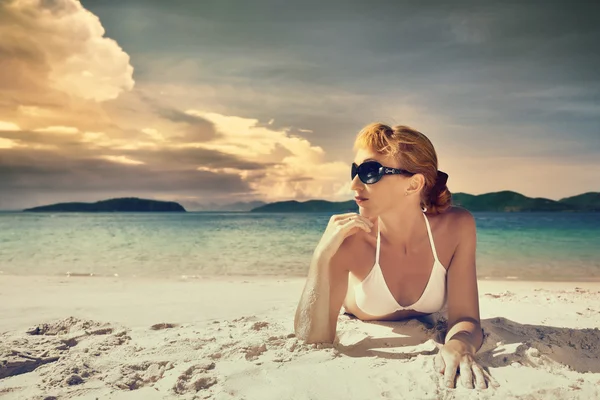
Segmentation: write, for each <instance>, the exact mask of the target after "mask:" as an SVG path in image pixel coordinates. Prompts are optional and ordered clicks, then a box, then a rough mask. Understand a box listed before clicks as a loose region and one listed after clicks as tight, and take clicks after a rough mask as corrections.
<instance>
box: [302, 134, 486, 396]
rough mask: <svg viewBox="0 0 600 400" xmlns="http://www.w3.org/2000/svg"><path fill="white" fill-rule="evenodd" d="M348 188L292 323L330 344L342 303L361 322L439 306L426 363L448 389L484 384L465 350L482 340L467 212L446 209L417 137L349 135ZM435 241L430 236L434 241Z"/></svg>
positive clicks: (432, 159) (306, 336)
mask: <svg viewBox="0 0 600 400" xmlns="http://www.w3.org/2000/svg"><path fill="white" fill-rule="evenodd" d="M354 151H355V162H354V163H353V164H352V190H353V191H354V192H355V194H356V197H355V199H356V202H357V203H358V206H359V213H347V214H341V215H334V216H333V217H331V219H330V221H329V224H328V225H327V228H326V230H325V233H324V234H323V237H322V238H321V241H320V242H319V244H318V245H317V248H316V249H315V252H314V254H313V259H312V262H311V266H310V269H309V273H308V279H307V281H306V284H305V287H304V290H303V293H302V296H301V299H300V303H299V305H298V308H297V310H296V316H295V320H294V328H295V331H296V335H297V337H298V338H300V339H302V340H305V341H306V342H308V343H333V341H334V339H335V336H336V325H337V319H338V315H339V314H340V310H341V307H342V305H343V306H344V308H345V310H346V312H347V313H351V314H353V315H355V316H356V317H357V318H359V319H361V320H388V321H389V320H400V319H406V318H412V317H417V316H422V315H427V314H431V313H434V312H437V311H439V310H440V309H441V308H442V307H443V306H444V305H446V306H447V312H448V333H447V335H446V338H445V342H444V344H443V346H441V348H440V351H439V353H438V355H437V357H436V369H437V370H438V371H439V372H440V373H443V374H444V378H445V383H446V385H447V386H448V387H454V380H455V377H456V373H457V370H459V372H460V376H461V381H462V383H463V385H464V386H465V387H469V388H473V387H478V388H485V387H486V382H485V379H484V371H483V370H482V368H481V367H480V366H479V365H478V364H477V363H475V361H474V358H473V357H474V355H475V353H476V351H477V350H478V349H479V348H480V346H481V344H482V341H483V333H482V330H481V326H480V318H479V302H478V291H477V277H476V271H475V247H476V229H475V220H474V218H473V216H472V215H471V214H470V213H469V212H468V211H467V210H465V209H462V208H458V207H453V206H452V205H451V194H450V192H449V191H448V188H447V187H446V180H447V178H448V175H446V174H445V173H443V172H441V171H438V169H437V164H438V163H437V155H436V152H435V150H434V148H433V145H432V144H431V142H430V141H429V139H427V137H426V136H425V135H423V134H422V133H420V132H417V131H415V130H413V129H410V128H409V127H406V126H395V127H393V128H391V127H389V126H386V125H383V124H379V123H374V124H370V125H368V126H366V127H365V128H363V129H362V130H361V131H360V132H359V134H358V136H357V138H356V141H355V145H354ZM434 239H435V240H434Z"/></svg>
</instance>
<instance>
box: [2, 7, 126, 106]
mask: <svg viewBox="0 0 600 400" xmlns="http://www.w3.org/2000/svg"><path fill="white" fill-rule="evenodd" d="M104 34H105V31H104V28H103V27H102V24H101V23H100V20H99V19H98V17H96V16H95V15H94V14H92V13H90V12H89V11H87V10H86V9H84V8H83V6H82V5H81V3H80V2H79V1H77V0H53V1H43V0H8V1H6V0H5V1H3V2H1V3H0V57H2V58H3V59H4V60H6V62H3V63H2V64H0V87H4V88H8V89H9V91H10V92H11V93H13V94H16V95H18V97H19V98H20V99H21V100H24V97H26V98H27V96H26V95H31V94H34V93H40V92H41V93H46V94H47V92H48V91H57V92H59V93H62V94H66V95H68V96H72V97H75V98H80V99H86V100H94V101H105V100H110V99H115V98H116V97H117V96H118V95H119V94H120V93H122V92H123V91H127V90H131V89H132V88H133V86H134V81H133V78H132V75H133V67H132V66H131V65H130V64H129V56H128V55H127V53H125V52H124V51H123V49H121V47H119V45H118V44H117V43H116V42H115V41H114V40H112V39H109V38H107V37H104ZM23 92H24V93H23ZM24 94H25V95H24ZM29 99H30V98H29ZM21 105H23V104H21ZM25 105H28V104H25Z"/></svg>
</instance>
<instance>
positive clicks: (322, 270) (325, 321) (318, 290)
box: [294, 254, 335, 343]
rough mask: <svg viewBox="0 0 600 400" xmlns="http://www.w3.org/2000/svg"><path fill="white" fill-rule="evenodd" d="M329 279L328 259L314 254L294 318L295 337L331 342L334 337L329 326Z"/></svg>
mask: <svg viewBox="0 0 600 400" xmlns="http://www.w3.org/2000/svg"><path fill="white" fill-rule="evenodd" d="M329 281H330V274H329V261H328V260H327V259H324V258H323V257H319V255H318V254H315V256H313V260H312V262H311V266H310V269H309V272H308V278H307V280H306V284H305V285H304V290H303V292H302V296H301V297H300V302H299V304H298V308H297V309H296V315H295V318H294V330H295V333H296V337H297V338H299V339H302V340H304V341H306V342H307V343H324V342H332V341H333V339H334V337H332V335H331V327H330V326H329V325H330V323H329V308H330V307H329V302H330V289H329V288H330V286H329ZM333 336H335V333H334V335H333Z"/></svg>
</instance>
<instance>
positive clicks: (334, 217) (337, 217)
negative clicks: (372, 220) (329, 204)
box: [329, 212, 358, 221]
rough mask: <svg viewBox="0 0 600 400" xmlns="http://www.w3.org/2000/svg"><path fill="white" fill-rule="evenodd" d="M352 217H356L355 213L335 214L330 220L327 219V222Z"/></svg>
mask: <svg viewBox="0 0 600 400" xmlns="http://www.w3.org/2000/svg"><path fill="white" fill-rule="evenodd" d="M353 215H358V214H357V213H355V212H349V213H345V214H335V215H332V216H331V218H329V221H339V220H342V219H346V218H348V217H351V216H353Z"/></svg>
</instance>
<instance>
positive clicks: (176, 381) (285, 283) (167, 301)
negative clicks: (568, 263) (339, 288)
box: [0, 275, 600, 400]
mask: <svg viewBox="0 0 600 400" xmlns="http://www.w3.org/2000/svg"><path fill="white" fill-rule="evenodd" d="M303 284H304V281H303V279H279V280H278V279H264V278H261V279H256V278H248V279H245V278H232V279H231V280H229V279H206V280H190V281H183V280H182V281H152V280H128V279H122V278H111V279H108V278H80V277H77V278H76V277H70V278H67V277H65V278H46V277H39V278H38V277H15V276H2V275H0V376H5V375H10V376H7V377H4V378H1V379H0V398H2V399H52V398H53V397H51V396H54V398H57V399H70V398H83V399H96V398H98V399H165V398H184V399H193V398H197V399H208V398H210V399H248V400H249V399H261V400H266V399H277V400H280V399H345V400H346V399H379V398H390V399H475V398H476V399H489V398H495V399H496V398H497V399H586V400H588V399H600V331H599V330H598V329H597V327H598V326H600V283H557V282H553V283H535V282H515V281H508V282H491V281H481V282H480V306H481V313H482V320H483V327H484V329H485V331H486V333H487V334H488V335H487V336H486V339H485V343H484V346H483V348H482V349H481V350H480V352H479V353H478V356H477V358H478V360H479V361H480V363H481V364H482V365H483V366H484V367H486V368H487V369H488V371H489V373H490V374H491V376H493V377H494V379H495V380H496V381H497V382H498V384H499V385H500V386H499V387H488V388H487V389H485V390H476V389H466V388H464V387H462V385H461V384H460V382H459V383H458V384H457V388H456V389H446V388H444V387H443V385H442V377H441V376H440V375H438V374H437V373H436V372H435V371H434V368H433V359H434V356H435V354H436V353H437V348H436V346H435V343H434V341H433V338H434V337H435V332H436V330H435V327H434V326H430V325H427V324H426V323H423V322H419V321H416V320H411V321H405V322H393V323H390V322H386V323H378V322H373V323H365V322H362V321H358V320H355V319H351V318H349V317H348V316H345V315H342V316H340V323H339V325H338V326H339V329H338V333H339V343H336V344H335V346H310V345H305V344H303V343H300V342H298V341H297V340H296V338H294V337H293V315H294V311H295V308H296V305H297V301H298V299H299V296H300V292H301V290H302V287H303ZM44 324H46V325H44ZM169 324H171V325H169ZM153 326H154V328H153ZM34 328H37V330H36V329H34ZM27 332H30V333H27ZM32 333H38V334H32ZM42 362H45V364H41V363H42ZM36 365H37V368H35V369H34V370H33V371H31V372H24V371H23V370H21V372H22V373H20V374H16V373H17V372H19V371H17V366H22V367H24V368H26V367H28V366H30V367H31V369H33V367H34V366H36ZM9 366H10V368H9Z"/></svg>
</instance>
